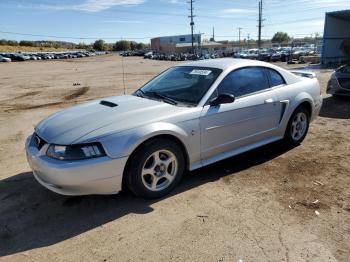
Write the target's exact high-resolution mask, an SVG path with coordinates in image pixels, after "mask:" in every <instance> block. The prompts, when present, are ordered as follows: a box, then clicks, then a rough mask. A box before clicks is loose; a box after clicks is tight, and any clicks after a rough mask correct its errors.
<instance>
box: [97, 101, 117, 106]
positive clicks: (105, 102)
mask: <svg viewBox="0 0 350 262" xmlns="http://www.w3.org/2000/svg"><path fill="white" fill-rule="evenodd" d="M100 105H103V106H108V107H117V106H118V105H117V104H115V103H113V102H109V101H106V100H102V101H101V102H100Z"/></svg>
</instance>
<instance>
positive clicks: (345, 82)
mask: <svg viewBox="0 0 350 262" xmlns="http://www.w3.org/2000/svg"><path fill="white" fill-rule="evenodd" d="M338 82H339V84H340V86H341V87H342V88H345V89H349V90H350V78H338Z"/></svg>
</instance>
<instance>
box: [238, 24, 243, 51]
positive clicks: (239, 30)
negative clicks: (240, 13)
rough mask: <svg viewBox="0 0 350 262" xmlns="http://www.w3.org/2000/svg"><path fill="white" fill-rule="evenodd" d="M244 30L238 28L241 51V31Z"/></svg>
mask: <svg viewBox="0 0 350 262" xmlns="http://www.w3.org/2000/svg"><path fill="white" fill-rule="evenodd" d="M242 29H243V28H242V27H238V44H239V48H240V49H241V30H242Z"/></svg>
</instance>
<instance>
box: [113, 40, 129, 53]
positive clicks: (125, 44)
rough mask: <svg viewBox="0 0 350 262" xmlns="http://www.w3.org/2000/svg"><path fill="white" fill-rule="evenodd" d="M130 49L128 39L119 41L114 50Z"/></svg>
mask: <svg viewBox="0 0 350 262" xmlns="http://www.w3.org/2000/svg"><path fill="white" fill-rule="evenodd" d="M129 49H130V42H129V41H126V40H121V41H117V42H116V43H115V45H114V47H113V50H114V51H126V50H129Z"/></svg>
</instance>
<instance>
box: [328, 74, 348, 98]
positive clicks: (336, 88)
mask: <svg viewBox="0 0 350 262" xmlns="http://www.w3.org/2000/svg"><path fill="white" fill-rule="evenodd" d="M327 94H330V95H340V96H350V89H347V88H343V87H341V86H340V84H339V82H338V80H337V79H334V78H331V79H330V80H329V81H328V85H327Z"/></svg>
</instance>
